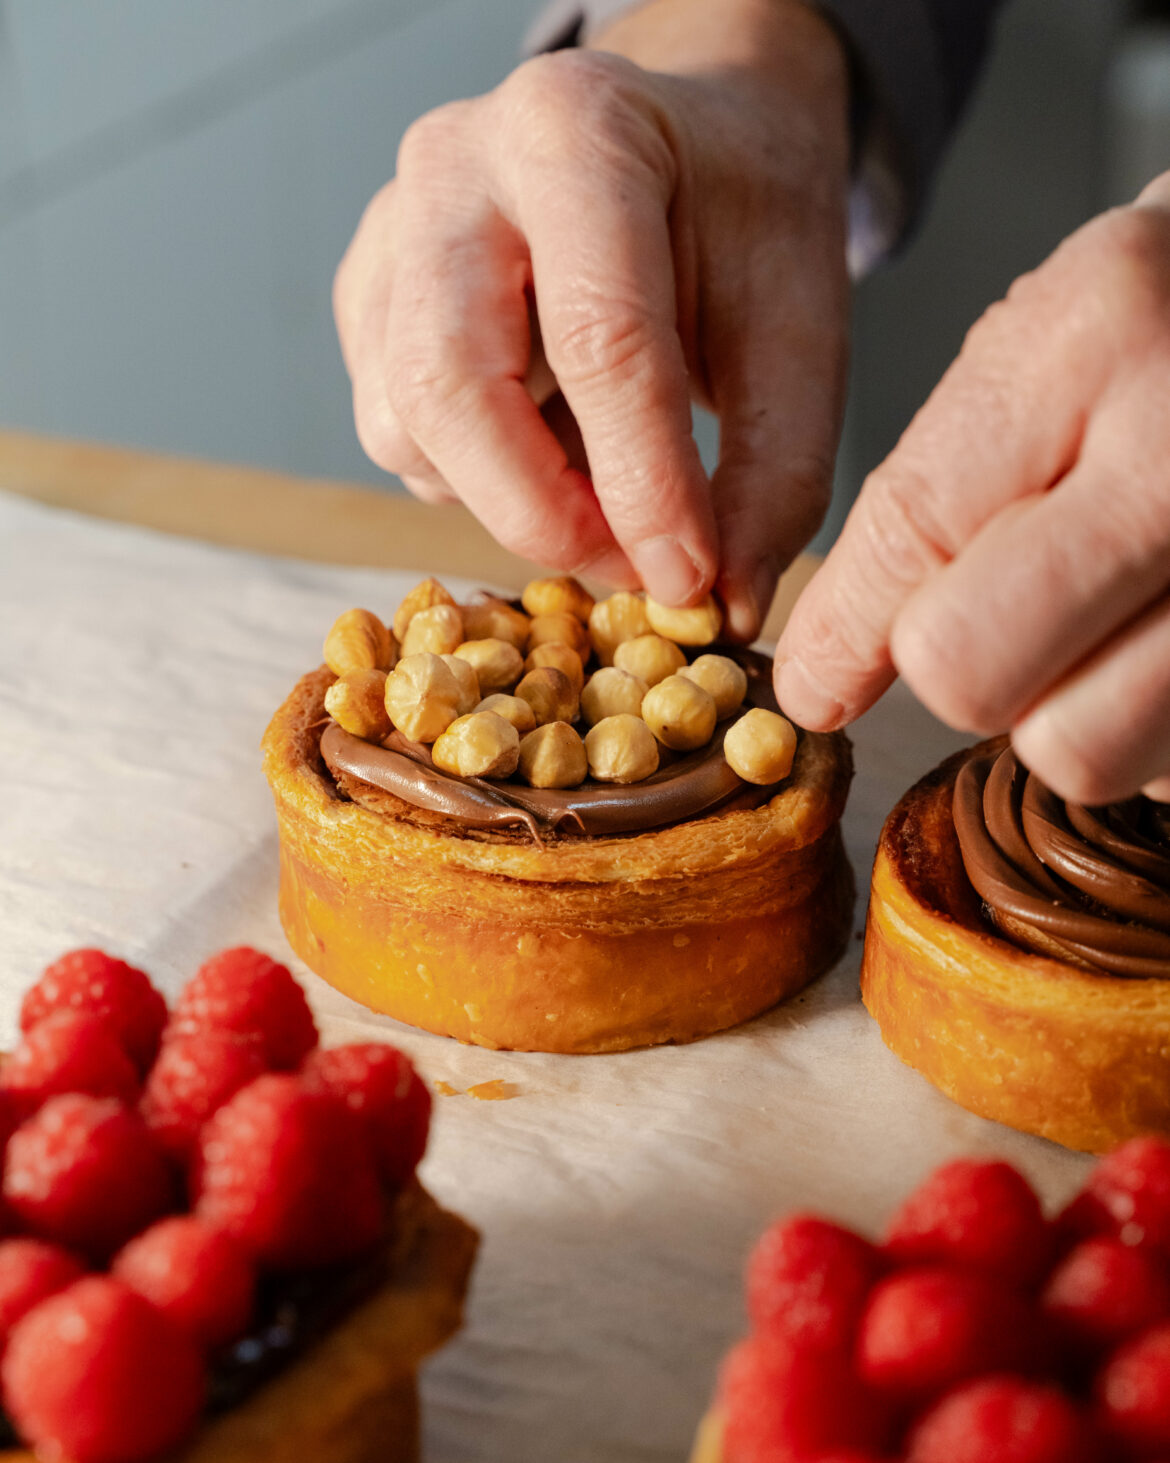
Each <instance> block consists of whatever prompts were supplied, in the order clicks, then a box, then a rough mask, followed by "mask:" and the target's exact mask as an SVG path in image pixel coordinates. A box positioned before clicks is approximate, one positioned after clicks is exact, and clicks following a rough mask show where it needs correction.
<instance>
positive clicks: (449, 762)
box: [431, 711, 520, 777]
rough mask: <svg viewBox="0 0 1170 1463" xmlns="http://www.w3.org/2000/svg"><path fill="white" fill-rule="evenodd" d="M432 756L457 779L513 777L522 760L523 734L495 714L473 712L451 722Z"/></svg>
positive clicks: (443, 770)
mask: <svg viewBox="0 0 1170 1463" xmlns="http://www.w3.org/2000/svg"><path fill="white" fill-rule="evenodd" d="M431 757H432V759H433V760H434V764H435V766H436V767H438V768H439V770H440V771H442V772H450V773H453V774H454V775H455V776H456V777H511V775H512V773H513V772H515V770H516V763H517V762H518V761H519V758H520V733H519V732H518V731H517V730H516V728H515V727H514V726H513V725H512V723H511V722H510V721H505V720H504V718H503V717H502V716H497V715H496V714H495V712H494V711H473V712H472V713H471V715H470V716H460V717H459V718H458V719H457V720H455V721H453V722H452V723H451V725H450V726H449V727H448V728H447V730H446V731H445V732H444V733H443V734H442V736H440V737H439V738H438V739H437V740H436V742H435V745H434V746H433V747H432V748H431Z"/></svg>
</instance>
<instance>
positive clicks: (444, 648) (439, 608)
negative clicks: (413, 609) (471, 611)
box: [402, 605, 463, 655]
mask: <svg viewBox="0 0 1170 1463" xmlns="http://www.w3.org/2000/svg"><path fill="white" fill-rule="evenodd" d="M462 644H463V616H462V615H461V614H460V613H459V607H458V605H431V606H430V608H429V609H425V610H419V611H418V612H417V613H416V614H414V615H412V616H411V617H410V624H409V625H407V627H406V634H405V635H404V636H403V637H402V653H403V655H420V654H421V653H422V652H423V651H424V650H429V651H430V652H431V654H432V655H450V654H451V652H452V651H453V650H454V649H455V647H456V646H457V645H462Z"/></svg>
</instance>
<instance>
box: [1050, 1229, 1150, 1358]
mask: <svg viewBox="0 0 1170 1463" xmlns="http://www.w3.org/2000/svg"><path fill="white" fill-rule="evenodd" d="M1041 1305H1042V1306H1043V1309H1044V1312H1045V1314H1046V1315H1049V1316H1051V1317H1052V1318H1053V1320H1054V1321H1056V1322H1057V1324H1058V1325H1059V1327H1060V1329H1061V1331H1062V1332H1063V1334H1064V1335H1066V1336H1068V1337H1069V1338H1071V1340H1072V1341H1073V1343H1074V1345H1075V1347H1076V1349H1077V1350H1078V1351H1082V1352H1086V1351H1087V1352H1100V1351H1107V1350H1109V1349H1111V1348H1112V1347H1114V1346H1116V1345H1118V1344H1119V1343H1120V1342H1122V1341H1124V1340H1125V1339H1126V1338H1127V1337H1129V1336H1134V1335H1136V1334H1137V1332H1139V1331H1144V1330H1145V1329H1146V1328H1147V1327H1148V1326H1152V1325H1154V1324H1155V1323H1156V1322H1158V1321H1164V1320H1166V1319H1167V1318H1168V1317H1170V1272H1168V1270H1167V1266H1166V1262H1165V1261H1164V1260H1163V1258H1162V1256H1161V1255H1160V1254H1158V1253H1157V1252H1156V1251H1154V1250H1151V1249H1148V1248H1147V1249H1136V1250H1135V1249H1132V1248H1131V1247H1130V1246H1129V1245H1123V1244H1122V1243H1121V1241H1120V1240H1116V1239H1109V1238H1107V1237H1104V1236H1102V1237H1101V1238H1099V1239H1088V1240H1085V1241H1083V1242H1082V1243H1081V1244H1079V1245H1078V1246H1077V1247H1076V1249H1075V1250H1072V1251H1071V1252H1070V1253H1069V1254H1068V1255H1067V1256H1066V1257H1065V1258H1064V1260H1062V1261H1061V1263H1060V1264H1059V1265H1058V1266H1057V1267H1056V1269H1055V1270H1054V1271H1053V1272H1052V1275H1051V1276H1050V1277H1049V1280H1048V1284H1047V1285H1046V1286H1045V1288H1044V1293H1043V1296H1042V1297H1041Z"/></svg>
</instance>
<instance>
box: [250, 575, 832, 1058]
mask: <svg viewBox="0 0 1170 1463" xmlns="http://www.w3.org/2000/svg"><path fill="white" fill-rule="evenodd" d="M552 583H553V582H552V581H547V582H543V581H542V584H552ZM581 594H584V591H581ZM566 598H567V594H566ZM627 598H632V597H630V596H627ZM542 602H543V601H542ZM571 602H572V601H571ZM525 603H527V600H526V601H525ZM589 603H590V604H591V603H592V601H589ZM474 608H475V615H474V617H472V616H471V615H470V614H468V615H467V616H466V620H465V623H474V624H475V626H476V628H481V627H483V626H485V625H486V626H487V628H489V629H490V628H492V627H493V626H494V627H495V628H496V629H497V630H499V629H500V627H502V626H505V624H506V623H510V622H507V621H506V620H505V615H504V612H505V610H507V612H508V614H510V615H512V616H519V617H520V618H523V616H522V615H520V612H519V611H518V610H517V609H516V608H515V607H514V606H506V605H503V604H502V602H496V603H495V605H494V606H493V607H491V613H490V615H485V613H484V608H483V604H482V603H480V604H477V605H475V606H474ZM601 608H603V607H601V606H599V607H598V609H601ZM559 613H560V614H561V615H562V617H568V614H569V612H568V611H560V612H559ZM585 613H586V614H588V613H589V612H588V609H586V611H585ZM546 617H547V618H551V616H546ZM615 618H616V616H615V615H614V614H613V613H610V614H607V615H601V614H598V615H595V616H594V619H595V620H597V621H598V623H599V624H604V626H605V634H606V635H607V636H609V637H612V638H614V639H618V640H619V643H620V632H619V633H618V635H615V634H614V630H613V624H612V623H611V622H612V621H613V620H614V619H615ZM625 618H626V619H627V620H628V622H629V626H630V628H631V630H633V631H634V632H635V633H641V625H640V624H639V619H638V617H637V616H629V615H627V616H626V617H625ZM580 623H581V630H582V636H579V637H578V639H577V644H578V649H579V650H581V651H583V653H584V655H585V659H586V661H587V662H588V661H590V659H591V657H590V652H589V651H587V650H584V641H583V639H582V637H586V638H587V635H588V632H587V631H585V629H584V624H585V622H584V620H582V621H581V622H580ZM521 628H522V627H521ZM598 633H600V632H598ZM473 643H474V642H473ZM483 643H486V640H485V641H484V642H483ZM499 643H500V642H499V640H498V638H497V641H496V642H495V645H498V644H499ZM558 643H560V642H558ZM598 643H599V641H598V639H596V638H595V640H594V645H595V646H596V645H597V644H598ZM601 643H605V644H608V643H609V641H608V640H606V641H604V642H601ZM495 645H493V647H492V653H495ZM706 648H707V649H708V650H709V649H710V647H709V646H708V647H706ZM460 649H461V651H464V652H465V656H464V658H466V659H470V660H472V661H473V663H480V662H486V660H487V658H488V655H489V652H485V651H478V650H477V651H475V652H466V647H460ZM596 653H597V657H598V660H600V659H601V658H602V655H601V652H600V651H597V652H596ZM731 653H732V652H727V654H729V655H730V654H731ZM734 654H735V655H736V657H737V659H738V662H739V664H740V665H741V666H743V667H744V669H745V680H746V681H747V683H748V697H747V699H748V702H749V704H752V705H761V706H766V705H767V704H768V702H769V700H770V698H771V675H770V665H769V663H768V662H767V660H766V659H765V658H764V657H762V656H759V655H753V654H752V653H750V652H735V653H734ZM383 658H384V659H385V657H383ZM499 658H500V660H501V663H502V656H500V657H499ZM410 659H411V658H409V657H408V658H407V659H406V660H404V661H401V662H399V664H398V668H397V670H396V671H393V672H391V673H390V676H389V678H388V680H387V682H386V684H387V694H386V704H387V706H388V707H389V706H391V705H392V704H393V705H394V707H395V710H394V712H393V714H394V715H395V716H396V717H397V718H398V719H397V720H396V721H395V728H396V729H395V730H393V731H392V732H391V733H390V734H389V735H388V736H387V737H384V738H380V739H377V740H375V739H373V738H372V737H368V736H367V737H365V738H363V737H362V736H359V735H354V734H352V733H351V732H348V731H346V730H345V729H344V728H343V727H342V726H341V725H340V724H338V723H337V722H336V721H332V722H331V721H330V718H329V716H328V715H327V713H326V708H325V698H326V693H327V692H328V691H329V690H330V687H331V686H333V685H334V683H335V672H336V670H337V668H336V666H335V667H334V669H333V670H331V669H330V668H329V667H328V666H324V667H321V668H320V669H319V670H316V671H313V672H311V673H310V674H308V675H306V676H304V677H303V678H302V679H301V681H300V682H299V683H298V685H297V686H296V687H295V689H294V690H293V692H292V693H291V695H290V696H289V697H288V699H287V700H286V701H285V703H284V705H283V706H281V707H280V709H279V710H278V711H277V713H276V715H275V717H274V718H273V721H272V723H271V725H270V726H269V728H268V731H267V733H266V736H265V741H264V747H265V770H266V773H267V776H268V779H269V782H270V783H271V785H272V789H273V793H274V796H275V800H276V808H277V817H278V823H279V829H280V865H281V874H280V912H281V919H282V921H283V924H284V928H285V932H286V934H287V936H288V939H289V941H290V943H291V945H292V947H293V949H294V950H296V952H297V954H298V955H300V956H301V958H302V959H303V960H304V961H305V962H306V963H307V964H308V965H309V966H310V967H311V968H312V969H313V970H315V971H316V972H317V973H318V974H319V975H321V976H323V977H324V978H325V979H326V980H327V981H329V982H330V984H332V985H334V986H336V987H337V988H338V989H339V990H341V991H343V992H345V993H346V994H347V995H349V996H351V997H353V998H354V999H355V1000H358V1001H360V1002H361V1003H362V1004H364V1005H366V1006H369V1007H372V1008H373V1009H374V1010H378V1011H383V1012H386V1013H387V1014H389V1015H391V1016H394V1017H396V1018H397V1019H399V1020H402V1021H406V1022H409V1023H410V1024H412V1025H415V1026H420V1027H423V1028H425V1029H427V1030H430V1031H435V1032H439V1033H441V1034H445V1035H449V1036H454V1037H456V1038H458V1039H459V1040H461V1041H465V1042H472V1043H475V1044H477V1045H481V1046H488V1047H496V1048H512V1049H517V1050H536V1051H555V1052H601V1051H620V1050H624V1049H626V1048H629V1047H636V1046H646V1045H651V1044H654V1043H659V1042H667V1041H691V1040H694V1039H695V1038H697V1037H701V1036H705V1035H707V1034H709V1033H710V1032H714V1031H718V1030H721V1029H723V1028H724V1027H728V1026H733V1025H735V1024H737V1023H739V1022H741V1021H744V1020H746V1019H748V1018H749V1017H751V1016H755V1015H757V1014H758V1013H759V1012H761V1011H763V1010H765V1009H767V1008H768V1007H769V1006H772V1005H774V1004H775V1003H776V1002H777V1001H780V1000H782V999H784V998H785V997H786V996H789V995H792V994H793V993H794V992H795V991H797V990H799V989H800V988H801V987H803V986H804V985H806V984H807V983H808V982H809V981H810V980H811V979H813V978H814V977H815V976H817V975H819V974H821V973H822V972H823V971H824V970H826V969H827V968H828V967H829V966H830V965H832V964H833V962H834V961H835V960H836V959H837V957H838V956H839V955H840V954H841V952H842V950H843V949H844V946H845V943H846V941H847V939H848V934H849V929H850V923H851V911H852V904H853V882H852V875H851V872H850V869H849V865H848V862H847V860H846V857H845V853H844V849H843V845H842V841H841V836H840V829H839V820H840V816H841V812H842V810H843V808H844V803H845V797H846V793H847V791H848V785H849V780H850V776H851V762H850V754H849V746H848V742H847V741H846V739H845V738H844V737H843V736H841V735H840V734H836V735H832V736H821V735H815V734H810V733H802V734H801V735H800V737H799V739H798V743H797V746H796V749H795V757H794V760H792V763H791V770H788V768H787V767H785V768H784V769H783V771H781V772H780V773H779V774H778V775H777V774H776V773H775V772H773V773H772V776H773V779H774V780H773V781H771V782H769V783H767V784H762V785H761V784H757V783H751V782H748V781H746V780H744V778H742V777H741V776H739V775H738V774H737V773H736V772H733V771H732V769H731V767H730V766H729V765H728V762H727V759H726V758H725V757H724V756H723V752H722V742H723V736H724V733H725V732H726V730H727V729H728V727H729V726H730V725H732V724H734V723H733V722H732V721H731V720H730V719H725V720H723V721H721V722H720V724H719V725H718V726H717V727H716V729H715V731H714V734H713V735H712V736H711V739H710V740H709V741H708V742H707V743H706V744H705V745H703V746H701V747H698V748H697V749H693V750H688V751H674V750H671V749H670V748H669V746H668V745H667V744H666V743H665V742H664V743H659V742H658V741H657V740H656V737H655V735H653V734H652V733H651V731H650V730H649V729H648V726H647V722H646V721H643V720H642V719H641V718H640V717H639V716H637V715H636V714H634V713H632V712H630V711H629V710H625V709H623V710H617V711H614V712H613V714H610V712H611V708H610V704H609V700H608V698H609V697H610V696H612V695H613V693H614V689H615V688H614V687H608V689H607V690H606V691H605V694H604V695H601V694H600V693H599V695H598V696H597V697H590V696H589V695H588V694H587V695H586V696H585V700H584V701H583V702H581V703H580V708H579V703H578V693H577V690H576V688H575V687H574V685H573V684H572V681H571V680H570V678H569V677H567V676H565V675H564V674H562V673H561V672H560V671H558V670H556V669H555V668H552V667H550V666H542V667H539V668H538V669H537V670H535V671H528V672H523V671H522V668H521V674H522V675H523V679H522V680H521V681H520V683H519V685H518V686H517V687H516V691H517V694H516V695H515V696H509V695H507V694H506V692H501V691H499V690H498V689H496V679H497V678H495V676H494V672H493V679H492V685H493V693H492V695H493V702H492V705H490V706H483V708H482V709H480V710H477V711H475V712H473V713H472V714H471V715H470V716H467V715H464V716H463V717H462V718H461V719H460V718H458V717H456V715H455V707H454V700H453V696H454V693H453V692H452V691H450V689H449V688H447V687H446V683H445V681H444V679H443V677H442V675H441V674H440V672H439V670H436V669H435V668H434V667H433V666H429V663H428V666H422V667H414V666H410V665H409V661H410ZM432 659H434V657H432ZM404 667H406V669H407V671H408V675H409V679H410V681H411V684H412V685H415V686H417V685H421V684H423V683H424V682H425V684H426V687H427V690H426V692H425V695H424V702H425V710H426V712H427V714H428V716H429V715H430V714H431V713H433V712H434V713H436V715H437V718H438V720H439V721H443V720H444V718H446V720H445V722H444V725H445V726H449V727H450V730H449V731H446V732H440V733H436V734H434V736H433V737H432V742H433V745H434V748H435V754H434V756H432V755H431V750H430V746H429V745H428V744H427V742H426V741H425V740H424V739H422V738H419V739H412V738H411V737H410V736H407V735H404V734H403V733H402V731H401V730H399V729H397V728H399V727H400V726H401V725H403V724H409V725H411V726H412V727H413V726H415V725H417V724H419V721H420V718H419V716H418V715H417V705H418V703H417V702H416V703H413V705H414V709H412V710H411V711H410V712H409V714H404V713H403V712H402V710H401V708H400V707H399V706H398V701H399V699H400V698H401V696H402V694H403V690H402V684H403V683H402V674H401V673H402V672H403V668H404ZM424 673H425V674H424ZM606 674H607V675H608V676H613V675H614V673H613V672H607V673H606ZM533 676H537V677H540V676H544V678H545V680H546V681H547V682H548V685H547V686H544V683H543V682H542V688H538V689H540V690H541V694H540V695H539V696H537V695H535V694H533V691H532V687H531V685H528V684H526V683H531V682H532V678H533ZM617 679H618V680H619V681H621V682H622V686H621V687H618V688H617V689H619V690H621V689H622V688H624V694H628V691H629V684H628V683H632V682H635V681H636V680H637V678H636V677H635V676H633V675H630V674H626V675H625V676H624V677H623V676H621V675H619V676H618V677H617ZM507 683H508V678H507V677H505V684H507ZM562 683H563V685H562ZM639 684H641V683H639ZM645 691H646V688H645V687H643V694H644V693H645ZM546 692H547V694H546ZM708 695H709V693H707V692H705V691H701V690H700V689H699V688H698V687H697V686H695V685H692V684H691V683H690V682H683V683H682V686H681V688H676V696H677V701H676V698H675V697H672V696H670V695H668V694H660V696H659V698H658V702H659V703H662V704H661V705H658V703H656V705H658V713H659V716H660V718H661V726H660V727H659V734H660V735H662V736H664V737H665V736H670V737H672V738H673V739H674V740H676V741H679V740H681V738H680V737H679V735H678V734H677V727H678V725H679V722H678V720H677V716H678V715H683V714H684V713H685V714H686V716H689V715H690V713H691V712H692V711H693V707H692V706H691V702H692V701H696V700H698V699H699V698H700V697H707V696H708ZM444 696H446V697H447V698H448V699H447V702H446V703H444V702H443V697H444ZM525 697H527V698H528V703H529V705H530V706H531V707H532V708H533V713H534V717H533V719H534V720H535V721H536V723H537V725H536V726H535V728H533V729H527V730H523V731H522V730H520V729H519V727H517V734H518V736H519V737H520V753H519V759H518V761H517V760H516V759H515V758H514V757H509V758H508V759H507V761H499V760H497V762H496V764H494V765H493V766H492V767H491V768H489V770H488V771H487V772H486V773H485V774H483V775H459V772H458V771H452V770H450V769H452V768H455V769H462V768H463V767H468V768H473V767H475V766H476V765H478V764H476V763H475V762H473V761H471V760H470V758H471V755H472V752H473V751H474V750H475V747H478V746H479V745H480V743H481V741H482V742H484V743H485V744H486V743H488V742H490V743H491V746H492V747H495V745H496V743H497V742H498V743H499V745H500V746H501V747H502V746H503V742H504V740H505V737H506V734H509V733H510V732H511V726H510V725H509V726H502V728H501V726H497V725H496V723H503V722H504V721H505V719H506V717H505V716H502V715H501V712H503V713H506V714H507V715H511V714H512V712H513V711H515V710H516V707H515V706H514V705H512V704H511V703H516V702H519V701H521V700H523V699H524V698H525ZM427 698H429V699H427ZM587 704H588V705H589V706H591V707H593V712H591V713H589V715H588V720H593V719H594V713H596V715H597V717H598V719H597V720H596V721H595V724H594V725H593V726H592V727H591V728H587V724H586V722H581V723H580V726H579V730H578V727H577V726H575V725H574V724H573V723H574V722H575V720H576V718H577V716H578V715H580V714H581V712H582V711H583V710H584V708H585V706H586V705H587ZM627 704H628V703H626V702H615V703H614V705H615V706H616V705H622V706H625V705H627ZM445 706H446V708H447V709H444V707H445ZM772 707H773V714H775V712H774V702H773V703H772ZM436 708H437V710H436ZM676 708H677V711H676ZM520 709H523V708H520ZM477 717H480V718H482V717H490V718H491V722H492V725H491V726H490V727H488V726H486V723H477V722H476V718H477ZM777 720H779V718H778V717H777ZM435 724H437V723H435ZM654 724H655V726H659V721H657V720H656V721H655V723H654ZM687 724H688V725H690V722H689V721H688V722H687ZM525 725H526V723H525V722H520V723H519V726H521V727H522V726H525ZM527 725H528V726H529V727H531V722H529V723H527ZM668 726H669V730H668V729H667V728H668ZM586 731H587V735H585V733H586ZM473 733H474V737H473V735H472V734H473ZM489 733H490V735H489ZM440 738H446V739H448V740H450V739H453V740H454V741H455V743H457V744H459V745H456V747H455V749H454V752H452V753H447V752H444V751H443V749H442V747H441V745H440ZM493 739H494V740H493ZM464 743H465V744H466V748H465V750H466V757H467V759H468V760H465V761H460V760H458V756H456V755H455V754H459V755H460V756H462V755H463V752H461V751H460V746H461V745H462V744H464ZM473 743H474V746H473V745H472V744H473ZM468 749H470V750H468ZM440 764H441V765H440ZM522 779H527V781H525V780H522ZM573 784H576V785H573Z"/></svg>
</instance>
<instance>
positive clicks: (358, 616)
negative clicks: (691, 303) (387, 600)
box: [324, 610, 398, 676]
mask: <svg viewBox="0 0 1170 1463" xmlns="http://www.w3.org/2000/svg"><path fill="white" fill-rule="evenodd" d="M397 654H398V648H397V646H396V645H395V644H394V636H393V635H391V633H390V631H389V630H387V628H386V626H385V625H383V623H382V621H381V620H379V618H378V617H377V615H376V614H374V612H373V611H372V610H346V612H345V614H343V615H338V617H337V619H336V620H334V622H333V625H332V627H331V628H330V631H329V634H328V635H326V637H325V650H324V655H325V664H326V665H327V666H328V667H329V669H330V670H331V671H332V672H333V674H334V675H335V676H344V675H346V674H347V673H348V672H349V671H371V670H378V671H388V670H389V669H390V668H391V666H393V664H394V662H395V660H396V659H397Z"/></svg>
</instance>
